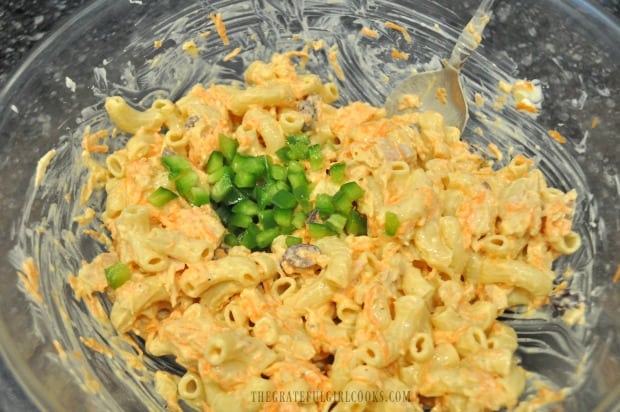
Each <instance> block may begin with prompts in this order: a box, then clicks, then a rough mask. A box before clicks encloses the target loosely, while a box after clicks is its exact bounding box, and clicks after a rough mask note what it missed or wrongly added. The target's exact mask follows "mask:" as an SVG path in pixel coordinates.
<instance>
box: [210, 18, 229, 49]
mask: <svg viewBox="0 0 620 412" xmlns="http://www.w3.org/2000/svg"><path fill="white" fill-rule="evenodd" d="M209 18H210V19H211V21H212V22H213V24H215V30H217V34H218V35H219V36H220V38H221V39H222V43H224V45H225V46H228V45H229V44H230V40H228V34H227V33H226V25H225V24H224V20H222V13H217V14H215V13H211V14H209Z"/></svg>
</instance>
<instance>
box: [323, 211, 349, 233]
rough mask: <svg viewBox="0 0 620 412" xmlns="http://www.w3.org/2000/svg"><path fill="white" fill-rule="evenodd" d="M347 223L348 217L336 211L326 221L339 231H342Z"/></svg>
mask: <svg viewBox="0 0 620 412" xmlns="http://www.w3.org/2000/svg"><path fill="white" fill-rule="evenodd" d="M346 223H347V217H346V216H344V215H341V214H338V213H334V214H333V215H331V216H330V217H329V219H327V220H326V221H325V224H326V225H328V226H329V227H331V228H332V229H334V230H335V231H336V232H338V233H342V231H343V230H344V227H345V225H346Z"/></svg>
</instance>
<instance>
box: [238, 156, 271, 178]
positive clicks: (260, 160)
mask: <svg viewBox="0 0 620 412" xmlns="http://www.w3.org/2000/svg"><path fill="white" fill-rule="evenodd" d="M266 163H267V160H266V156H247V155H242V154H241V153H237V154H236V155H235V157H234V158H233V160H232V162H231V164H230V166H231V167H232V169H233V170H234V171H235V172H236V173H239V172H241V171H244V172H247V173H252V174H253V175H255V176H260V175H263V174H264V173H265V171H266V170H267V164H266Z"/></svg>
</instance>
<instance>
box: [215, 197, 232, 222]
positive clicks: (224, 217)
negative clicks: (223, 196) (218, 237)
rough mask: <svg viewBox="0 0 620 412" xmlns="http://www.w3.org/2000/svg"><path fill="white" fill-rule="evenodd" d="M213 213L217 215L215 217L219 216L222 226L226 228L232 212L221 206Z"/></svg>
mask: <svg viewBox="0 0 620 412" xmlns="http://www.w3.org/2000/svg"><path fill="white" fill-rule="evenodd" d="M211 193H213V192H211ZM211 198H212V199H213V196H211ZM215 213H217V215H218V216H219V218H220V220H221V221H222V224H223V225H224V226H228V223H229V222H230V218H231V217H232V212H231V211H230V209H229V208H228V207H226V206H224V205H222V206H219V207H216V208H215Z"/></svg>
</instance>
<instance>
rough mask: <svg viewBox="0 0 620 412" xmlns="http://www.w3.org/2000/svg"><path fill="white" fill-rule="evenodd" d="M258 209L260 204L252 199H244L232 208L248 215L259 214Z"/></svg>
mask: <svg viewBox="0 0 620 412" xmlns="http://www.w3.org/2000/svg"><path fill="white" fill-rule="evenodd" d="M258 211H259V208H258V205H257V204H256V202H254V201H253V200H251V199H243V200H241V201H240V202H239V203H237V204H236V205H234V206H233V208H232V212H233V213H240V214H243V215H248V216H256V215H258Z"/></svg>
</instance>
